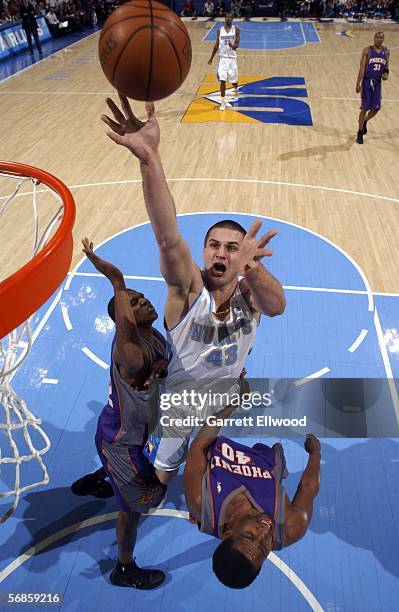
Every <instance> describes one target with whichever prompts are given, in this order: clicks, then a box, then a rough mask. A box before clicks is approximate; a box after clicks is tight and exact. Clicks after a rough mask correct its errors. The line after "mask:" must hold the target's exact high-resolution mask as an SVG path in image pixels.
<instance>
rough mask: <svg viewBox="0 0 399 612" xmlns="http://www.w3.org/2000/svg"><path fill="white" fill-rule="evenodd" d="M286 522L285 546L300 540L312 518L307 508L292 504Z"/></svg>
mask: <svg viewBox="0 0 399 612" xmlns="http://www.w3.org/2000/svg"><path fill="white" fill-rule="evenodd" d="M287 515H288V516H287V517H286V520H285V522H284V546H290V545H291V544H294V543H295V542H298V540H300V539H301V538H303V536H304V535H305V533H306V532H307V530H308V527H309V523H310V518H309V516H308V515H307V513H306V511H305V510H302V509H300V508H295V507H293V506H291V509H290V511H289V512H288V513H287Z"/></svg>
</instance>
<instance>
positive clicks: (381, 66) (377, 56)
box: [356, 32, 389, 144]
mask: <svg viewBox="0 0 399 612" xmlns="http://www.w3.org/2000/svg"><path fill="white" fill-rule="evenodd" d="M383 42H384V34H383V32H377V33H376V34H375V36H374V45H370V46H369V47H365V48H364V49H363V52H362V57H361V60H360V68H359V74H358V76H357V82H356V93H360V91H361V92H362V98H361V106H360V114H359V130H358V132H357V142H358V144H363V136H365V135H366V134H367V123H368V121H370V119H372V118H373V117H375V116H376V114H377V113H378V111H379V110H380V108H381V81H386V80H387V79H388V75H389V49H387V48H386V47H383V46H382V45H383Z"/></svg>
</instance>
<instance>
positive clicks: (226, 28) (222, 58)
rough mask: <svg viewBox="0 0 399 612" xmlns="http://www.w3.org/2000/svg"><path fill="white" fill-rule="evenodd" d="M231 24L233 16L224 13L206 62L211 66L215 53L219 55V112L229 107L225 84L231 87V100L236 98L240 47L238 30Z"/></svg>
mask: <svg viewBox="0 0 399 612" xmlns="http://www.w3.org/2000/svg"><path fill="white" fill-rule="evenodd" d="M232 24H233V14H232V13H226V16H225V20H224V25H223V26H222V27H221V28H218V31H217V34H216V42H215V46H214V47H213V49H212V55H211V57H210V59H209V62H208V65H209V66H212V60H213V58H214V57H215V55H216V53H218V54H219V62H218V69H217V77H218V81H219V82H220V97H221V101H220V107H219V110H221V111H224V110H226V107H227V106H231V104H230V103H229V102H226V98H225V94H226V82H229V83H231V84H232V85H233V100H234V99H237V97H238V67H237V49H238V47H239V46H240V28H239V27H238V26H233V25H232Z"/></svg>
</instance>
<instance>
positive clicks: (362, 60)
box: [356, 47, 369, 93]
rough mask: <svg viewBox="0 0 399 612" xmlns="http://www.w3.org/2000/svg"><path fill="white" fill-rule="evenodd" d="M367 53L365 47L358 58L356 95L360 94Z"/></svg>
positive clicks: (367, 50)
mask: <svg viewBox="0 0 399 612" xmlns="http://www.w3.org/2000/svg"><path fill="white" fill-rule="evenodd" d="M368 52H369V48H368V47H365V48H364V49H363V51H362V57H361V58H360V67H359V73H358V75H357V81H356V93H359V92H360V87H361V84H362V80H363V77H364V73H365V71H366V62H367V54H368Z"/></svg>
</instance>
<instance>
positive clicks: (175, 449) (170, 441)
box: [143, 435, 190, 472]
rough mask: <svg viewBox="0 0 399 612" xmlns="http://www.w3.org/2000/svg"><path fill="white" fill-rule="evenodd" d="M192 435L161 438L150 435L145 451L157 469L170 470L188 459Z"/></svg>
mask: <svg viewBox="0 0 399 612" xmlns="http://www.w3.org/2000/svg"><path fill="white" fill-rule="evenodd" d="M189 443H190V436H187V437H185V438H160V437H158V436H154V435H150V436H149V438H148V441H147V444H146V445H145V446H144V449H143V453H144V455H145V456H146V457H147V459H149V461H150V462H151V463H152V464H153V466H154V467H155V468H156V469H157V470H162V471H164V472H170V471H173V470H176V469H177V468H179V467H180V466H181V465H182V464H183V463H184V462H185V460H186V456H187V451H188V446H189Z"/></svg>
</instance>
